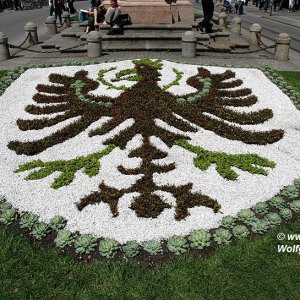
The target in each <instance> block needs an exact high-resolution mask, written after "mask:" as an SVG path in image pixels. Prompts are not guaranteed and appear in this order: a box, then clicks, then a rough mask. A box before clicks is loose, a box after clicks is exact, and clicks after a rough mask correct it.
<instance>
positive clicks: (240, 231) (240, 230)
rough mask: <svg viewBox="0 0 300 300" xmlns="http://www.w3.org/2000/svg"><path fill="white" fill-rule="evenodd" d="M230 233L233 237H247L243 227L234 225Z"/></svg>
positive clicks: (245, 229) (247, 231)
mask: <svg viewBox="0 0 300 300" xmlns="http://www.w3.org/2000/svg"><path fill="white" fill-rule="evenodd" d="M232 233H233V235H234V236H236V237H238V238H242V237H246V236H248V234H249V230H248V229H247V227H246V226H244V225H236V226H235V227H233V229H232Z"/></svg>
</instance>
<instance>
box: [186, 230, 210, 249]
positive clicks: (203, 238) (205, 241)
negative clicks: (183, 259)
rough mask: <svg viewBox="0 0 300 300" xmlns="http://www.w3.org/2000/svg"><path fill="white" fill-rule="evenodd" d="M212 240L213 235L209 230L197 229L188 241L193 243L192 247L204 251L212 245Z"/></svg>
mask: <svg viewBox="0 0 300 300" xmlns="http://www.w3.org/2000/svg"><path fill="white" fill-rule="evenodd" d="M210 238H211V234H210V233H209V232H208V231H207V230H204V229H196V230H193V231H192V232H191V233H190V235H189V237H188V240H189V241H190V242H191V247H193V248H195V249H203V248H204V247H208V246H209V245H210Z"/></svg>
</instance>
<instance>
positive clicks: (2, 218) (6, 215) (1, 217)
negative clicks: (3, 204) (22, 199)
mask: <svg viewBox="0 0 300 300" xmlns="http://www.w3.org/2000/svg"><path fill="white" fill-rule="evenodd" d="M17 218H18V211H17V210H16V209H15V208H7V209H5V210H3V211H2V212H1V214H0V222H1V223H3V224H5V225H8V224H11V223H13V222H14V221H15V220H16V219H17Z"/></svg>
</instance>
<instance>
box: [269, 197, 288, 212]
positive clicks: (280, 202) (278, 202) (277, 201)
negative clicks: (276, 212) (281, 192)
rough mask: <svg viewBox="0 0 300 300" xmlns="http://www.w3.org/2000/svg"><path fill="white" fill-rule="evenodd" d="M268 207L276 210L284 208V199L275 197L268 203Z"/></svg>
mask: <svg viewBox="0 0 300 300" xmlns="http://www.w3.org/2000/svg"><path fill="white" fill-rule="evenodd" d="M269 203H270V205H272V206H274V207H276V208H279V209H280V208H284V207H285V205H284V204H285V202H284V199H283V198H282V197H280V196H275V197H273V198H272V199H271V200H270V201H269Z"/></svg>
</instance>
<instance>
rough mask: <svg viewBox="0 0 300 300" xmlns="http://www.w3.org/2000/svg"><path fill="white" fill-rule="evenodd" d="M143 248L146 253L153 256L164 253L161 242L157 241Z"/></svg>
mask: <svg viewBox="0 0 300 300" xmlns="http://www.w3.org/2000/svg"><path fill="white" fill-rule="evenodd" d="M143 248H144V250H145V251H146V252H148V253H150V254H151V255H157V254H162V253H163V249H162V246H161V243H160V241H156V240H151V241H147V242H145V243H144V244H143Z"/></svg>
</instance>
